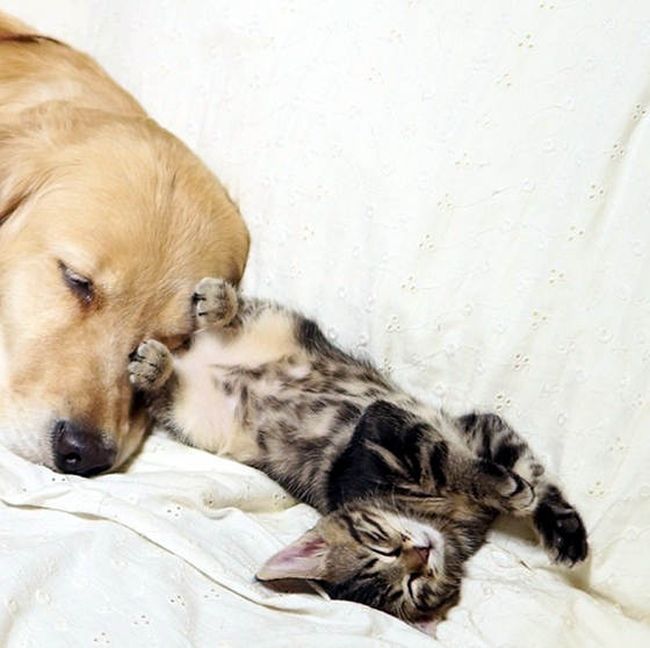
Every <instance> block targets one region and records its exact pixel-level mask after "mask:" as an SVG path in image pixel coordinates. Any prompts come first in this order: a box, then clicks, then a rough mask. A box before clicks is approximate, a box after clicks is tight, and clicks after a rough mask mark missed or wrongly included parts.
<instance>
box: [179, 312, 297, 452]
mask: <svg viewBox="0 0 650 648" xmlns="http://www.w3.org/2000/svg"><path fill="white" fill-rule="evenodd" d="M293 327H294V323H293V319H292V318H291V316H290V315H289V314H287V313H285V312H276V311H269V312H266V313H263V314H262V315H261V316H260V317H259V318H257V319H256V320H255V321H254V322H252V323H251V324H250V325H248V326H246V328H245V329H244V330H243V331H241V332H240V334H239V335H237V336H236V337H235V338H233V339H231V338H229V337H228V335H227V334H223V333H222V332H220V331H218V330H209V331H201V332H199V333H197V334H196V335H195V337H194V340H193V344H192V347H191V349H190V350H189V351H187V352H186V353H184V354H182V355H180V356H177V357H176V358H175V359H174V369H175V372H176V375H177V376H178V379H179V387H178V391H177V393H176V394H175V396H174V419H175V421H176V423H177V425H178V427H179V428H180V429H181V430H182V431H183V435H184V437H185V439H186V440H187V441H189V442H190V443H191V444H192V445H195V446H196V447H198V448H203V449H205V450H209V451H210V452H215V453H218V454H223V455H228V456H230V457H232V458H233V459H236V460H237V461H242V462H251V461H254V460H255V459H256V458H257V455H258V451H259V450H258V447H257V444H256V441H255V437H254V434H253V433H252V431H251V430H246V429H244V427H243V426H242V425H241V424H240V422H239V420H238V418H237V416H236V409H237V405H238V404H239V398H238V396H236V395H228V394H226V393H225V390H224V389H223V388H222V387H221V376H222V375H223V373H224V372H226V371H227V370H228V369H230V368H232V367H237V366H239V367H247V368H254V367H258V366H260V365H262V364H265V363H268V362H273V361H275V360H278V359H280V358H282V357H284V356H286V355H289V354H291V353H294V352H296V351H297V350H298V346H297V345H296V342H295V338H294V334H293Z"/></svg>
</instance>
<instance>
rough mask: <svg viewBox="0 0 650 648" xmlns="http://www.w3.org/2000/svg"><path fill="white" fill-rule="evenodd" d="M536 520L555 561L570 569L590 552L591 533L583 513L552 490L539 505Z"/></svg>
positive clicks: (535, 514) (554, 489)
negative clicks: (589, 534)
mask: <svg viewBox="0 0 650 648" xmlns="http://www.w3.org/2000/svg"><path fill="white" fill-rule="evenodd" d="M533 521H534V523H535V527H536V528H537V530H538V532H539V534H540V536H541V538H542V542H543V543H544V546H545V547H546V549H547V550H548V551H549V553H550V554H551V557H552V558H553V560H554V561H555V562H559V563H564V564H566V565H569V566H573V565H575V563H578V562H582V561H583V560H584V559H585V558H586V557H587V554H588V552H589V545H588V543H587V531H586V529H585V525H584V524H583V522H582V518H581V517H580V514H579V513H578V512H577V511H576V510H575V509H574V508H573V507H572V506H571V505H570V504H569V503H568V502H567V501H566V500H565V499H564V498H563V497H562V495H561V494H560V492H559V490H557V489H556V488H554V487H552V488H551V489H550V490H549V492H548V493H547V494H546V495H545V496H544V498H543V499H542V501H541V502H540V504H539V505H538V506H537V508H536V510H535V513H534V515H533Z"/></svg>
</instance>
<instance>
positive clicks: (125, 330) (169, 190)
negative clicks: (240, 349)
mask: <svg viewBox="0 0 650 648" xmlns="http://www.w3.org/2000/svg"><path fill="white" fill-rule="evenodd" d="M247 253H248V233H247V231H246V228H245V225H244V224H243V221H242V220H241V218H240V216H239V213H238V211H237V209H236V208H235V207H234V205H233V204H232V203H231V202H230V200H229V199H228V196H227V195H226V193H225V191H224V189H223V188H222V187H221V185H220V184H219V183H218V181H217V180H216V179H215V178H214V177H213V176H212V175H211V174H210V173H209V171H208V170H207V169H206V168H205V167H204V166H203V165H202V164H201V162H200V161H199V160H198V159H197V158H196V157H194V156H193V155H192V154H191V153H190V152H189V151H188V150H187V149H186V148H185V147H184V146H183V145H182V144H181V143H180V142H179V141H178V140H176V139H175V138H174V137H172V136H171V135H170V134H168V133H167V132H165V131H164V130H162V129H161V128H160V127H158V126H157V125H156V124H155V123H154V122H153V121H151V120H149V119H146V118H144V117H142V118H141V117H116V116H107V115H105V114H104V113H101V112H99V111H88V110H85V111H78V110H75V109H73V108H68V107H62V106H50V107H48V108H40V109H37V110H34V111H33V112H32V113H31V116H30V117H29V118H28V119H25V118H24V117H23V118H22V119H21V122H20V123H12V124H8V125H2V126H0V442H2V443H4V444H5V445H6V446H8V447H9V448H10V449H12V450H13V451H15V452H17V453H18V454H20V455H22V456H24V457H25V458H27V459H30V460H32V461H35V462H38V463H43V464H45V465H47V466H50V467H52V468H54V469H58V470H61V471H64V472H70V473H76V474H82V475H90V474H96V473H98V472H102V471H104V470H108V469H112V468H116V467H118V466H120V465H121V464H122V463H124V461H126V459H128V457H129V456H130V455H132V453H133V452H134V450H135V449H136V448H137V447H138V445H139V444H140V442H141V440H142V437H143V434H144V432H145V430H146V427H147V419H146V416H145V412H144V409H143V408H142V406H141V405H140V404H139V403H138V402H137V399H136V398H134V394H133V392H132V389H131V388H130V385H129V383H128V380H127V374H126V367H127V363H128V356H129V353H130V352H131V351H132V350H133V349H134V348H135V347H136V346H137V344H138V343H139V342H140V341H141V340H143V339H145V338H156V339H158V340H160V341H161V342H163V343H165V344H166V345H167V346H168V347H170V348H172V349H173V348H175V347H177V346H179V345H180V344H182V342H183V341H184V340H185V339H186V338H187V337H188V336H189V335H190V334H191V332H192V321H191V317H190V313H191V310H190V299H191V293H192V289H193V287H194V285H195V284H196V282H197V281H198V280H199V279H201V278H202V277H204V276H222V277H225V278H227V279H228V280H229V281H231V282H234V283H237V282H238V281H239V279H240V278H241V275H242V272H243V269H244V266H245V262H246V257H247Z"/></svg>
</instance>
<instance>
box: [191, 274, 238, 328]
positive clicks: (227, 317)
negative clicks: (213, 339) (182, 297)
mask: <svg viewBox="0 0 650 648" xmlns="http://www.w3.org/2000/svg"><path fill="white" fill-rule="evenodd" d="M192 304H193V307H194V317H195V320H196V325H197V328H199V329H204V328H208V327H210V326H227V325H228V324H230V322H231V321H232V320H233V318H234V317H235V315H237V309H238V306H239V303H238V299H237V291H236V290H235V288H234V287H233V286H232V285H231V284H229V283H228V282H227V281H226V280H225V279H219V278H216V277H205V278H204V279H201V281H199V283H198V284H197V286H196V288H195V290H194V294H193V295H192Z"/></svg>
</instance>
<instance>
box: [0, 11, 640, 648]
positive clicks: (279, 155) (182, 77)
mask: <svg viewBox="0 0 650 648" xmlns="http://www.w3.org/2000/svg"><path fill="white" fill-rule="evenodd" d="M3 9H6V10H7V11H10V12H13V13H15V14H16V15H17V16H19V17H20V18H22V19H24V20H26V21H28V22H31V23H32V24H34V25H36V26H37V27H38V28H40V29H41V30H43V31H45V32H47V33H51V34H53V35H55V36H58V37H59V38H62V39H66V40H68V41H69V42H71V43H72V44H74V45H76V46H78V47H80V48H83V49H86V50H87V51H89V52H91V53H92V54H93V55H94V56H96V57H97V58H98V59H99V60H100V62H102V63H103V64H104V65H105V67H106V68H107V70H108V71H109V72H110V73H111V74H112V75H113V76H114V77H115V78H116V79H117V80H118V81H119V82H120V83H122V84H123V85H125V86H126V87H127V88H128V89H130V90H131V91H132V92H133V93H134V94H135V95H136V96H137V97H138V98H139V99H140V100H141V101H142V103H143V104H144V105H145V107H146V108H147V109H148V110H149V111H150V112H151V113H152V114H153V115H154V117H156V118H157V119H158V120H159V121H160V122H161V123H162V124H163V125H165V126H167V127H168V128H170V130H172V131H174V132H175V133H177V134H178V135H179V136H181V137H182V138H183V139H184V140H185V141H186V142H187V143H188V144H189V145H190V146H191V147H192V148H194V149H195V150H196V151H198V152H199V154H200V155H201V156H202V157H203V158H204V159H205V160H206V161H207V162H208V163H209V165H210V166H211V167H212V168H213V169H214V170H215V172H216V173H217V174H218V175H219V176H220V177H221V178H222V179H223V181H224V182H225V184H226V185H227V187H228V188H229V190H230V191H231V193H232V195H233V197H234V198H235V199H236V200H237V201H238V202H239V204H240V205H241V208H242V211H243V213H244V215H245V217H246V219H247V221H248V223H249V225H250V228H251V231H252V235H253V252H252V256H251V260H250V264H249V268H248V275H247V280H246V289H247V291H248V292H249V293H257V294H260V295H264V296H271V297H275V298H278V299H281V300H283V301H289V302H290V303H292V304H293V305H295V306H298V307H300V308H301V309H303V310H304V311H306V312H308V313H310V314H312V315H315V316H317V317H318V318H319V319H320V321H322V322H323V323H324V328H325V330H326V331H327V333H328V335H330V336H331V338H332V339H333V340H335V341H337V342H339V343H341V344H344V345H345V346H347V347H350V348H352V349H354V350H356V351H359V352H364V353H368V354H370V355H371V356H372V357H374V358H375V359H376V361H377V363H378V364H379V365H380V366H381V367H383V369H385V370H386V371H390V372H392V374H393V375H394V377H395V378H396V379H397V380H398V381H400V382H401V383H402V384H403V385H404V386H405V387H406V388H408V389H409V390H411V391H413V392H414V393H416V394H417V395H419V396H421V397H423V398H427V399H429V400H431V401H435V402H440V403H442V404H443V405H445V406H446V407H449V408H450V409H451V410H453V411H457V412H461V411H464V410H467V409H470V408H472V407H479V408H484V409H490V410H496V411H498V412H500V413H502V414H503V415H504V416H506V417H507V418H508V419H509V420H510V422H511V423H512V424H513V425H514V426H515V427H516V428H517V429H519V430H520V431H521V432H522V433H523V434H524V435H525V436H526V438H528V439H529V440H530V443H531V444H532V446H533V447H534V448H535V449H536V450H537V452H538V453H539V455H540V456H541V457H542V459H543V460H544V462H545V463H546V465H547V466H548V469H549V471H550V472H551V473H553V474H554V475H556V476H557V478H558V480H559V481H560V482H561V484H562V485H563V487H564V488H565V490H566V492H567V495H568V497H569V499H570V500H571V501H572V502H574V503H575V505H576V506H577V507H578V508H579V510H580V511H581V512H582V514H583V516H584V519H585V522H586V524H587V527H588V529H589V533H590V540H591V547H592V552H591V556H590V558H589V560H588V562H587V563H586V564H585V565H584V566H582V567H580V568H578V569H575V570H574V571H572V572H567V571H564V570H562V569H559V568H557V567H554V566H552V565H551V564H550V563H549V561H548V559H547V557H546V555H545V554H544V553H543V552H542V550H541V549H540V548H539V547H537V546H536V545H535V543H534V540H533V537H532V535H531V534H530V533H528V532H527V531H522V529H521V527H519V526H517V525H511V524H509V523H507V522H503V523H501V524H500V525H499V529H498V530H497V531H495V532H494V533H493V534H492V535H491V537H490V540H489V542H488V544H487V545H486V546H485V547H484V548H483V549H481V550H480V551H479V553H478V554H477V555H476V556H475V557H474V558H473V559H472V560H471V561H470V563H469V565H468V569H467V579H466V582H465V584H464V586H463V591H462V598H461V601H460V603H459V605H458V606H457V607H456V608H455V609H453V610H452V611H451V613H450V615H449V617H448V619H447V620H446V621H444V622H443V623H442V624H441V625H440V626H439V627H438V631H437V637H436V639H435V640H434V639H432V638H431V637H427V636H426V635H424V634H422V633H421V632H419V631H418V630H415V629H412V628H410V627H409V626H407V625H405V624H403V623H401V622H400V621H398V620H396V619H393V618H391V617H389V616H387V615H384V614H383V613H381V612H378V611H375V610H370V609H368V608H365V607H362V606H359V605H356V604H352V603H347V602H334V601H328V600H326V599H325V598H323V597H322V596H320V595H319V594H317V593H313V592H307V591H303V592H297V593H292V594H286V593H283V592H276V591H273V590H272V589H269V588H268V587H266V586H262V585H261V584H257V583H256V582H255V581H254V579H253V575H254V573H255V570H256V568H257V567H258V566H259V565H260V564H261V563H262V562H263V561H264V560H265V559H266V558H268V557H269V555H270V554H272V553H273V552H274V551H276V550H277V549H278V548H279V547H281V546H282V545H283V544H284V543H286V542H288V541H290V540H292V539H294V538H295V537H297V536H298V535H299V534H300V533H301V532H303V531H304V530H305V529H307V528H308V527H309V526H311V525H312V524H313V522H314V520H315V519H316V514H315V513H314V512H313V511H312V510H310V509H309V508H308V507H306V506H304V505H296V504H295V503H294V502H293V501H291V500H290V499H289V498H288V497H287V496H286V495H285V494H284V493H283V492H282V490H281V489H280V488H279V487H278V486H276V485H275V484H274V483H273V482H271V481H270V480H268V479H267V478H265V477H264V476H263V475H262V474H260V473H258V472H256V471H254V470H252V469H249V468H246V467H242V466H240V465H238V464H236V463H233V462H230V461H228V460H225V459H221V458H218V457H213V456H211V455H208V454H206V453H203V452H200V451H197V450H193V449H189V448H185V447H182V446H180V445H178V444H176V443H174V442H172V441H170V440H168V439H166V438H164V437H162V436H154V437H152V438H151V439H150V440H149V441H148V442H147V444H146V446H145V448H144V451H143V452H142V454H141V455H140V457H139V458H138V459H137V461H136V462H135V463H134V465H133V466H132V468H131V469H130V470H129V472H128V473H126V474H116V475H107V476H103V477H99V478H96V479H92V480H85V479H81V478H75V477H65V476H62V475H58V474H56V473H53V472H51V471H49V470H47V469H45V468H42V467H38V466H34V465H31V464H29V463H27V462H24V461H22V460H21V459H19V458H17V457H15V456H13V455H11V454H9V453H8V452H6V451H5V452H1V453H0V499H1V501H2V503H1V504H0V561H1V562H0V567H1V572H2V578H0V644H2V645H7V646H34V647H41V646H47V647H48V648H49V647H58V646H62V647H63V646H65V647H69V646H98V647H99V646H116V647H123V646H164V647H167V646H211V647H214V646H222V647H226V646H246V647H249V646H252V645H254V646H292V647H294V648H295V647H298V646H332V647H336V648H339V647H341V646H344V647H347V646H379V645H394V646H432V645H441V646H448V647H452V646H453V647H458V646H462V647H463V648H468V647H474V646H499V647H510V646H512V647H517V648H521V647H526V648H531V647H537V646H539V647H547V646H562V647H563V646H567V647H573V646H577V647H581V648H582V647H584V646H587V647H589V646H619V645H620V646H625V647H626V648H629V647H634V646H650V548H649V547H650V477H648V474H649V471H650V402H649V399H650V395H649V390H648V382H649V377H650V253H649V245H650V114H648V111H650V85H649V83H650V3H648V2H646V1H645V0H637V1H633V0H628V1H626V2H617V1H615V0H610V1H609V2H607V1H605V0H600V1H599V0H592V1H591V2H588V1H586V0H585V1H578V0H571V1H570V0H566V1H565V0H534V1H532V0H531V1H528V0H526V1H523V0H522V1H519V2H510V1H509V2H506V1H505V0H504V1H501V0H490V1H489V2H479V1H478V0H475V1H471V0H466V1H465V2H459V1H458V0H453V1H452V0H449V1H447V0H445V1H443V0H436V1H435V2H434V1H431V2H417V1H412V2H407V1H406V0H403V1H399V0H392V1H386V2H366V1H360V0H355V2H343V1H341V2H291V1H289V0H287V1H281V2H274V3H262V2H252V1H251V2H239V1H234V0H233V1H231V2H202V1H199V0H196V1H194V2H180V1H177V2H170V1H166V2H162V1H161V0H157V1H154V0H141V1H140V2H126V1H111V2H101V1H99V0H87V1H85V2H75V1H73V0H59V1H58V2H56V3H52V2H48V1H46V0H42V1H40V2H39V1H37V0H5V1H4V2H3ZM436 642H437V643H436Z"/></svg>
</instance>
